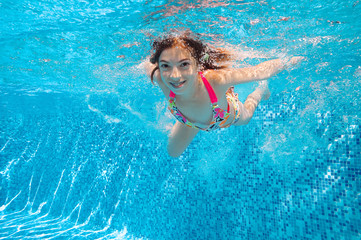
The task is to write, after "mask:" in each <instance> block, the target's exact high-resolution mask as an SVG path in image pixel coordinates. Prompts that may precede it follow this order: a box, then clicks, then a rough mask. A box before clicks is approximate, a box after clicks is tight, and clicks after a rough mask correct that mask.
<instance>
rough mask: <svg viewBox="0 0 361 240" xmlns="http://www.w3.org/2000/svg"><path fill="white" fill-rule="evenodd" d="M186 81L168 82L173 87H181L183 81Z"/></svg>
mask: <svg viewBox="0 0 361 240" xmlns="http://www.w3.org/2000/svg"><path fill="white" fill-rule="evenodd" d="M185 82H186V81H182V82H179V83H172V82H171V83H170V84H171V85H172V86H173V87H175V88H180V87H182V86H183V85H184V83H185Z"/></svg>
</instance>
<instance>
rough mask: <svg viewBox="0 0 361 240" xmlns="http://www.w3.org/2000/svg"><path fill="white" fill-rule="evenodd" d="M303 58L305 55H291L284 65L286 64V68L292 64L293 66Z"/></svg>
mask: <svg viewBox="0 0 361 240" xmlns="http://www.w3.org/2000/svg"><path fill="white" fill-rule="evenodd" d="M304 59H305V57H292V58H291V59H289V60H288V61H287V62H286V64H285V66H286V67H287V68H289V67H292V66H294V65H297V64H298V63H300V62H301V61H303V60H304Z"/></svg>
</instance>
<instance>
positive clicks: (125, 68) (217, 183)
mask: <svg viewBox="0 0 361 240" xmlns="http://www.w3.org/2000/svg"><path fill="white" fill-rule="evenodd" d="M360 12H361V2H360V1H357V0H343V1H341V0H336V1H332V3H331V2H330V3H325V2H324V1H305V0H302V1H300V2H297V3H290V2H289V1H284V0H279V1H275V0H271V1H224V2H223V1H216V0H215V1H180V2H179V1H167V0H163V1H162V0H159V1H157V0H150V1H140V0H139V1H135V0H134V1H130V0H129V1H89V0H82V1H72V0H60V1H45V0H36V1H30V0H19V1H7V0H4V1H1V2H0V33H1V34H0V49H1V50H2V51H1V55H0V239H152V240H153V239H154V240H156V239H227V240H228V239H252V240H253V239H287V240H289V239H312V240H314V239H347V240H348V239H361V221H360V219H361V179H360V175H361V145H360V139H361V129H360V128H361V119H360V118H361V102H360V99H361V50H360V49H361V46H360V45H361V43H360V41H361V38H360V32H361V21H359V18H360ZM174 28H177V29H181V30H184V29H190V30H192V31H194V32H197V33H200V34H201V36H202V38H203V39H204V40H205V41H207V42H209V43H212V44H214V45H215V46H219V47H226V48H229V49H233V51H234V52H235V54H236V55H237V58H238V59H239V60H237V61H235V62H234V67H244V66H249V65H253V64H257V63H260V62H262V61H265V60H268V59H273V58H279V57H289V56H304V57H306V61H304V62H303V63H301V64H300V65H299V66H297V67H295V68H293V69H290V70H287V71H284V72H282V73H280V74H279V75H277V76H276V77H273V78H272V79H271V80H270V88H271V91H272V96H271V98H270V100H269V101H267V102H262V103H261V105H260V106H259V108H258V109H257V111H256V113H255V116H254V118H253V119H252V121H251V122H250V124H248V125H247V126H243V127H231V128H228V129H224V130H221V131H218V132H212V133H203V132H202V133H200V134H199V135H198V136H197V137H196V138H195V140H194V141H193V143H192V144H191V145H190V146H189V148H188V149H187V150H186V152H185V153H184V154H183V155H182V156H181V157H179V158H176V159H174V158H170V157H169V156H167V153H166V150H165V149H166V142H167V133H168V130H169V128H170V126H171V125H172V124H173V123H174V120H173V118H172V117H171V116H170V115H169V114H167V111H166V104H165V102H164V100H165V99H164V97H163V96H162V94H161V91H160V89H158V88H157V87H154V86H152V85H151V84H150V81H149V79H147V77H146V75H145V74H144V72H143V70H142V67H141V63H142V62H143V61H144V60H145V58H146V57H147V56H149V54H150V44H151V40H152V39H153V38H154V37H155V36H159V35H161V34H162V33H163V32H164V31H168V30H170V29H174ZM255 86H256V85H255V84H245V85H243V86H237V88H236V91H237V92H238V93H239V94H240V98H241V99H242V100H244V99H245V98H246V96H247V94H249V93H250V92H251V91H252V90H253V89H254V88H255Z"/></svg>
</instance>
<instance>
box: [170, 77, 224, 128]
mask: <svg viewBox="0 0 361 240" xmlns="http://www.w3.org/2000/svg"><path fill="white" fill-rule="evenodd" d="M199 74H200V75H201V78H202V81H203V83H204V85H205V86H206V89H207V92H208V95H209V98H210V100H211V103H212V112H213V117H212V121H211V123H210V124H209V126H208V127H207V128H202V127H199V126H197V125H195V124H194V123H192V122H191V121H189V120H188V119H187V118H185V117H184V115H183V114H182V113H181V112H180V111H179V109H178V108H177V106H176V104H175V102H176V101H175V94H174V92H172V91H170V93H169V105H168V109H169V111H170V112H171V113H172V114H173V115H174V117H175V118H176V119H177V120H178V121H180V122H181V123H183V124H184V125H186V126H188V127H191V128H197V129H201V130H204V131H212V130H216V129H218V128H221V127H224V125H225V123H226V122H227V120H228V118H229V116H230V113H229V105H228V109H227V112H226V111H224V110H223V109H221V108H220V107H219V106H218V99H217V96H216V94H215V92H214V90H213V88H212V86H211V85H210V84H209V82H208V81H207V79H206V78H205V77H204V76H203V73H202V72H200V73H199Z"/></svg>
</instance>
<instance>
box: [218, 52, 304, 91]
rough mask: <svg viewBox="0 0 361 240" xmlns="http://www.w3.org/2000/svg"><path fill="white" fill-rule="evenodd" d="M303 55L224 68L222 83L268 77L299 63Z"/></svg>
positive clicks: (234, 83) (235, 82)
mask: <svg viewBox="0 0 361 240" xmlns="http://www.w3.org/2000/svg"><path fill="white" fill-rule="evenodd" d="M302 59H303V57H293V58H291V59H290V60H288V61H287V60H283V59H274V60H270V61H266V62H263V63H260V64H258V65H256V66H253V67H246V68H239V69H225V70H223V80H222V82H221V84H222V85H225V87H226V88H227V89H228V87H231V86H234V85H237V84H240V83H246V82H253V81H260V80H265V79H268V78H270V77H272V76H274V75H276V74H277V73H279V72H281V71H282V70H284V69H286V68H288V67H291V66H293V65H295V64H297V63H299V62H300V61H301V60H302Z"/></svg>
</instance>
